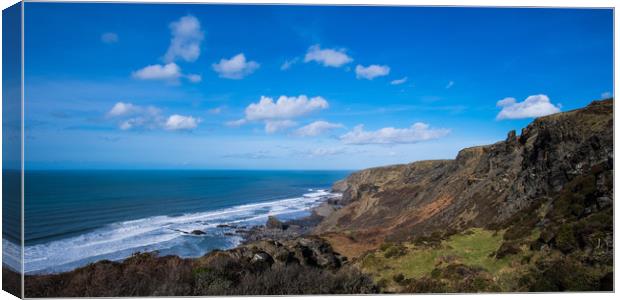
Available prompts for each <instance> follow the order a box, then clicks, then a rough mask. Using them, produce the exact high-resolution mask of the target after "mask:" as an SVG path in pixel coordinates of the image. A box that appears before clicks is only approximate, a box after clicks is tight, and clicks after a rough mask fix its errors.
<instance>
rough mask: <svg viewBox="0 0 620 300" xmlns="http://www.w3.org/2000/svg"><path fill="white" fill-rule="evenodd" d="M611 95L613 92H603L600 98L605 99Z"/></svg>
mask: <svg viewBox="0 0 620 300" xmlns="http://www.w3.org/2000/svg"><path fill="white" fill-rule="evenodd" d="M611 97H613V94H612V93H611V92H604V93H602V94H601V98H603V99H607V98H611Z"/></svg>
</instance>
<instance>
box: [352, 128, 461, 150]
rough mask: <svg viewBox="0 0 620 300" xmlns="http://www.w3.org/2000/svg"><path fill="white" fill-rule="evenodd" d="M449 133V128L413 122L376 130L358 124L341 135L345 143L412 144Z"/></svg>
mask: <svg viewBox="0 0 620 300" xmlns="http://www.w3.org/2000/svg"><path fill="white" fill-rule="evenodd" d="M448 133H450V130H449V129H443V128H439V129H432V128H430V126H429V125H428V124H425V123H415V124H413V125H411V127H409V128H394V127H386V128H381V129H379V130H376V131H365V130H364V125H358V126H355V128H353V130H352V131H349V132H347V133H345V134H343V135H342V136H340V140H341V141H342V142H344V143H345V144H355V145H365V144H413V143H418V142H422V141H428V140H434V139H437V138H440V137H443V136H446V135H447V134H448Z"/></svg>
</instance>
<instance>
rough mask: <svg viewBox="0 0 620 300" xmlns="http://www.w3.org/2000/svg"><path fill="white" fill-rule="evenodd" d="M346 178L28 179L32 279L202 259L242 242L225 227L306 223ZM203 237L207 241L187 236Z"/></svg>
mask: <svg viewBox="0 0 620 300" xmlns="http://www.w3.org/2000/svg"><path fill="white" fill-rule="evenodd" d="M347 175H348V172H346V171H215V170H214V171H202V170H201V171H195V170H161V171H160V170H157V171H152V170H149V171H147V170H136V171H107V170H106V171H27V172H26V175H25V228H24V236H25V249H24V270H25V272H26V273H30V274H33V273H50V272H61V271H67V270H71V269H74V268H76V267H79V266H82V265H85V264H87V263H90V262H94V261H97V260H101V259H109V260H120V259H123V258H126V257H128V256H130V255H131V254H132V253H135V252H138V251H154V250H157V251H159V253H160V255H168V254H175V255H179V256H182V257H196V256H201V255H203V254H205V253H206V252H208V251H210V250H213V249H216V248H217V249H225V248H230V247H234V246H236V245H237V244H239V243H240V241H241V238H240V237H239V236H238V235H236V234H234V231H233V230H232V229H230V228H222V227H218V225H220V224H233V225H237V226H253V225H258V224H264V222H265V221H266V219H267V217H268V216H269V215H276V216H278V217H279V218H281V219H291V218H298V217H302V216H305V215H308V214H309V210H310V209H311V208H312V207H314V206H316V205H318V204H319V203H320V202H322V201H323V200H325V198H326V197H328V196H330V193H329V188H330V187H331V185H332V183H333V182H334V181H336V180H339V179H342V178H344V177H346V176H347ZM192 230H202V231H204V232H206V234H205V235H192V234H188V232H191V231H192Z"/></svg>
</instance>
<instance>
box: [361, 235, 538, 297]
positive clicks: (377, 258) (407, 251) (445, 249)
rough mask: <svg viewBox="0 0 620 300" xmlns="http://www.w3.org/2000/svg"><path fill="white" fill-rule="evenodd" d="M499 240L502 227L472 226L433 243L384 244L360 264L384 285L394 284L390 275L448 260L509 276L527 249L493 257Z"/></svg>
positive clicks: (417, 273)
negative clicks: (488, 228) (495, 228)
mask: <svg viewBox="0 0 620 300" xmlns="http://www.w3.org/2000/svg"><path fill="white" fill-rule="evenodd" d="M502 242H503V231H497V232H496V231H490V230H484V229H480V228H474V229H470V230H468V231H466V232H464V233H461V234H456V235H453V236H450V237H449V238H448V239H446V240H444V241H442V242H441V244H440V245H438V246H435V247H429V246H424V245H415V244H413V243H405V244H402V245H385V246H383V247H382V249H381V250H377V251H376V252H373V253H369V254H367V255H366V256H365V257H364V258H363V259H362V260H361V261H360V267H361V268H362V270H363V271H364V272H365V273H367V274H370V275H371V276H373V277H374V279H375V280H376V281H377V282H378V281H381V280H383V281H384V282H386V283H387V284H388V287H389V286H394V285H396V283H395V282H394V277H395V276H396V275H398V274H402V275H403V276H404V278H414V279H417V278H420V277H422V276H425V275H430V274H431V272H432V271H433V270H434V269H435V268H437V267H442V266H445V265H447V264H451V263H460V264H464V265H467V266H472V267H481V268H484V269H485V270H486V271H488V272H489V273H490V274H492V275H493V276H494V277H496V278H499V277H505V276H510V274H509V273H510V272H511V271H512V270H513V269H514V267H517V266H518V265H519V263H520V261H521V260H522V258H523V257H524V256H525V255H527V252H528V250H526V249H523V251H521V252H520V253H519V254H515V255H509V256H506V257H503V258H501V259H497V258H495V255H494V252H495V251H497V250H498V249H499V247H500V246H501V244H502ZM394 248H399V249H400V252H398V254H396V255H393V253H396V252H397V251H396V250H394Z"/></svg>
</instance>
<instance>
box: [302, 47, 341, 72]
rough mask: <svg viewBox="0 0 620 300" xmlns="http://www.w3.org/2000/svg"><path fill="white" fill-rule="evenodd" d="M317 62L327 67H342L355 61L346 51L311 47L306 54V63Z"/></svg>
mask: <svg viewBox="0 0 620 300" xmlns="http://www.w3.org/2000/svg"><path fill="white" fill-rule="evenodd" d="M310 61H316V62H317V63H320V64H322V65H323V66H326V67H335V68H338V67H341V66H343V65H345V64H348V63H350V62H352V61H353V59H352V58H351V57H349V56H348V55H347V54H346V53H345V50H344V49H321V46H320V45H314V46H311V47H310V48H309V49H308V52H306V56H305V57H304V62H310Z"/></svg>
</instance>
